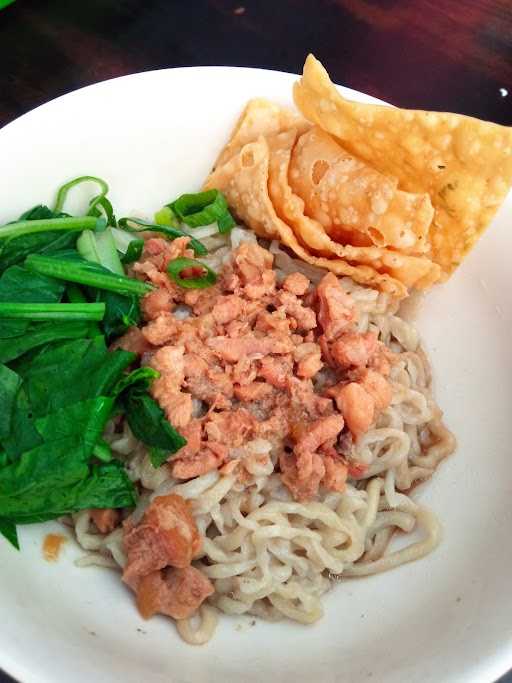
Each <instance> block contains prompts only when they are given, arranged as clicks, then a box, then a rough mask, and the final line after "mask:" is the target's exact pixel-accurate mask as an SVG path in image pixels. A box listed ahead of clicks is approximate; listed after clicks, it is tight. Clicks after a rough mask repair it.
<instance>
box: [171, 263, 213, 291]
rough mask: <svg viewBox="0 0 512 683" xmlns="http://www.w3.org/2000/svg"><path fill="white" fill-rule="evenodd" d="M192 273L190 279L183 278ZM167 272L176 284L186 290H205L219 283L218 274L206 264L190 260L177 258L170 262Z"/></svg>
mask: <svg viewBox="0 0 512 683" xmlns="http://www.w3.org/2000/svg"><path fill="white" fill-rule="evenodd" d="M184 271H185V272H186V271H190V277H189V276H188V275H187V277H182V273H183V272H184ZM167 272H168V273H169V275H170V276H171V277H172V279H173V280H174V282H175V283H176V284H177V285H179V286H180V287H184V288H185V289H204V288H205V287H211V286H212V285H214V284H215V283H216V282H217V274H216V273H215V272H214V271H213V270H212V269H211V268H209V267H208V266H207V265H206V264H205V263H201V261H196V260H195V259H190V258H176V259H174V260H173V261H169V263H168V265H167Z"/></svg>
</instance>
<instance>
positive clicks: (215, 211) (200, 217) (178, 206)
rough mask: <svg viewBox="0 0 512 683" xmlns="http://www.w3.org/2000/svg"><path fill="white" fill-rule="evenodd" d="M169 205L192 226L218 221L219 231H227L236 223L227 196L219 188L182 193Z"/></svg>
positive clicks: (184, 221) (180, 217) (181, 218)
mask: <svg viewBox="0 0 512 683" xmlns="http://www.w3.org/2000/svg"><path fill="white" fill-rule="evenodd" d="M167 206H168V207H169V208H170V209H171V210H172V211H173V212H174V213H175V214H176V215H177V216H178V218H179V219H180V220H182V221H183V223H186V224H187V225H189V226H190V227H191V228H196V227H198V226H200V225H210V224H211V223H215V222H216V223H217V225H218V226H219V232H221V233H225V232H229V231H230V230H231V228H232V227H233V226H234V225H236V223H235V221H234V219H233V216H232V215H231V214H230V213H229V209H228V203H227V201H226V198H225V197H224V195H223V194H222V192H219V190H207V191H206V192H197V193H195V194H182V195H181V197H178V199H176V200H175V201H174V202H171V203H170V204H167Z"/></svg>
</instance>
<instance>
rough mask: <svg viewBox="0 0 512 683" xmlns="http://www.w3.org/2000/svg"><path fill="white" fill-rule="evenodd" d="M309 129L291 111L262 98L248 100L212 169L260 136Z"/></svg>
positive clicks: (308, 126)
mask: <svg viewBox="0 0 512 683" xmlns="http://www.w3.org/2000/svg"><path fill="white" fill-rule="evenodd" d="M310 127H311V124H309V123H308V122H307V121H305V120H304V119H303V118H302V116H299V115H298V114H296V113H295V112H294V111H292V110H291V109H286V108H284V107H280V106H279V105H277V104H275V103H274V102H269V101H268V100H265V99H262V98H255V99H253V100H249V102H248V103H247V105H246V107H245V109H244V110H243V112H242V114H241V115H240V118H239V119H238V121H237V123H236V126H235V128H234V130H233V132H232V133H231V136H230V138H229V142H228V143H227V145H226V146H225V147H224V149H223V150H222V152H221V153H220V154H219V157H218V158H217V161H216V162H215V165H214V168H218V167H219V166H222V165H223V164H225V163H226V162H227V161H229V159H231V158H232V157H233V156H235V154H237V153H238V152H239V151H240V149H241V148H242V147H243V146H244V145H246V144H247V143H248V142H253V141H254V140H257V139H258V138H259V136H260V135H265V136H266V135H273V134H274V133H280V132H281V131H284V130H289V129H290V128H295V129H297V130H299V131H300V132H304V131H306V130H307V129H308V128H310Z"/></svg>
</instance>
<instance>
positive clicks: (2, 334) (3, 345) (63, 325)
mask: <svg viewBox="0 0 512 683" xmlns="http://www.w3.org/2000/svg"><path fill="white" fill-rule="evenodd" d="M6 322H9V323H10V322H21V323H24V322H25V321H23V320H21V321H18V320H16V321H2V320H0V363H9V362H10V361H13V360H14V359H15V358H19V357H20V356H23V355H24V354H25V353H27V351H30V350H31V349H35V348H37V347H38V346H42V345H43V344H48V343H49V342H56V341H60V340H62V339H77V338H81V337H87V336H89V335H90V334H91V333H92V332H93V331H94V329H95V328H94V326H91V323H89V322H81V321H73V322H68V321H66V322H55V321H54V322H48V323H44V322H41V323H33V324H32V325H28V326H25V327H22V328H21V329H20V328H18V329H15V330H14V334H13V329H12V327H11V326H7V325H6V324H5V323H6Z"/></svg>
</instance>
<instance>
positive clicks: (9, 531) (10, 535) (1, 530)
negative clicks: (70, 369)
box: [0, 6, 20, 550]
mask: <svg viewBox="0 0 512 683" xmlns="http://www.w3.org/2000/svg"><path fill="white" fill-rule="evenodd" d="M0 9H1V6H0ZM0 534H1V535H2V536H3V537H4V538H6V539H7V540H8V541H9V543H10V544H11V545H12V546H14V547H15V548H16V550H19V549H20V542H19V540H18V532H17V531H16V525H15V524H14V523H13V522H11V521H10V520H9V519H1V518H0Z"/></svg>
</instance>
